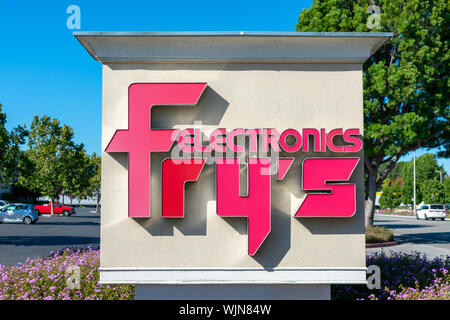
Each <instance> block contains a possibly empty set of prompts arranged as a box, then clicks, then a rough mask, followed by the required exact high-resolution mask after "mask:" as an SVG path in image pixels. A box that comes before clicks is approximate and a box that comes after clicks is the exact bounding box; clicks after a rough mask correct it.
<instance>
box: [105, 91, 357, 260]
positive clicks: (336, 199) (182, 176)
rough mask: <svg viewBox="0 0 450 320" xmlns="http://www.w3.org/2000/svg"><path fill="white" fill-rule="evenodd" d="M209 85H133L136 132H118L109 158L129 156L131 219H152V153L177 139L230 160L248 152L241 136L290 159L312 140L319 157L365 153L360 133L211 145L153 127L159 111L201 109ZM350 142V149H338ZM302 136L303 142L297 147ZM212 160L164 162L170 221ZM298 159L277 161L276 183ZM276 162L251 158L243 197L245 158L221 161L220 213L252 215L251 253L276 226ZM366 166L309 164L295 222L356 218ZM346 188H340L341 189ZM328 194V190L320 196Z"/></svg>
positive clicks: (225, 140) (191, 133) (230, 136)
mask: <svg viewBox="0 0 450 320" xmlns="http://www.w3.org/2000/svg"><path fill="white" fill-rule="evenodd" d="M205 88H206V83H136V84H132V85H131V86H130V87H129V93H128V94H129V100H128V103H129V105H128V112H129V114H128V129H126V130H117V131H116V132H115V134H114V136H113V138H112V139H111V141H110V142H109V144H108V146H107V148H106V150H105V151H106V152H127V153H128V182H129V183H128V216H129V217H131V218H150V201H151V199H150V153H151V152H168V151H170V149H171V148H172V145H173V144H174V142H175V141H177V146H178V147H179V148H180V149H181V150H182V151H183V152H185V153H188V154H189V153H191V154H192V153H193V152H195V151H200V152H203V151H208V152H210V151H211V150H213V151H215V152H216V155H217V154H223V153H224V152H226V149H227V148H228V149H230V150H232V151H233V152H243V151H244V146H242V145H237V144H236V143H235V139H234V138H235V137H239V136H240V135H247V136H250V151H251V152H256V149H257V141H258V137H260V139H261V140H262V149H263V151H264V152H268V151H269V149H271V150H272V151H274V152H278V151H280V150H283V151H285V152H287V153H293V152H297V151H299V150H300V149H301V150H302V151H304V152H309V151H310V145H309V137H310V136H313V137H314V146H313V148H312V149H313V150H314V152H325V151H326V150H327V148H328V149H329V150H331V151H334V152H341V153H342V152H344V153H348V152H358V151H359V150H361V148H362V142H361V139H360V138H359V137H358V135H359V134H360V132H359V129H347V130H345V131H344V130H342V129H333V130H331V131H330V132H328V133H326V131H325V129H320V130H318V129H314V128H306V129H303V130H302V132H301V133H300V132H299V131H297V130H295V129H287V130H285V131H283V132H282V133H281V134H280V133H279V132H278V131H277V130H276V129H242V128H240V129H233V130H231V131H230V132H227V130H226V129H224V128H218V129H216V130H214V131H213V132H212V133H211V135H210V138H209V145H207V146H203V145H202V144H201V139H200V132H199V131H200V130H198V129H185V130H182V131H180V130H178V129H159V130H156V129H152V128H151V126H150V123H151V119H150V115H151V108H152V107H154V106H161V105H166V106H175V105H177V106H180V105H186V106H188V105H196V104H197V102H198V100H199V99H200V96H201V95H202V93H203V92H204V91H205ZM339 135H340V136H342V138H343V140H344V141H345V142H347V144H346V145H342V146H337V145H335V144H334V137H335V136H339ZM291 138H294V140H295V142H294V143H292V142H291V140H290V139H291ZM206 160H207V159H206V157H200V158H198V157H197V158H194V157H182V158H168V159H165V160H164V161H163V162H162V217H164V218H184V217H185V212H184V201H185V199H184V193H185V188H184V185H185V183H186V182H188V181H197V180H198V178H199V176H200V174H201V172H202V170H203V168H204V167H205V165H206ZM294 160H295V158H293V157H277V158H276V159H275V163H274V164H275V166H276V170H275V171H276V179H277V180H283V179H284V177H285V175H286V173H287V172H288V170H289V168H290V167H291V165H292V163H293V162H294ZM272 161H274V160H273V157H271V158H268V157H264V156H263V157H258V156H257V157H249V159H248V163H247V168H248V179H247V183H248V185H247V194H246V195H244V196H242V195H240V191H239V190H240V189H239V175H240V174H239V171H240V165H241V164H242V162H241V160H240V159H237V158H223V157H222V158H216V159H215V166H216V200H217V201H216V205H217V208H216V211H217V215H219V216H221V217H246V218H247V224H248V254H249V255H254V254H255V253H256V252H257V250H258V249H259V247H260V246H261V244H262V243H263V241H264V240H265V238H266V237H267V236H268V234H269V233H270V228H271V227H270V226H271V204H270V198H271V196H270V191H271V176H270V174H271V169H270V168H271V163H272ZM358 162H359V158H358V157H350V158H342V157H339V158H307V159H305V160H304V162H303V165H302V175H301V184H302V189H303V190H306V191H314V193H311V194H308V195H307V196H306V198H305V200H304V201H303V203H302V204H301V206H300V208H299V209H298V211H297V212H296V214H295V217H322V218H325V217H327V218H330V217H351V216H353V215H354V214H355V212H356V187H355V185H354V184H349V183H343V182H347V181H348V180H349V179H350V177H351V175H352V173H353V171H354V170H355V168H356V166H357V164H358ZM336 182H338V183H336ZM319 191H321V192H319Z"/></svg>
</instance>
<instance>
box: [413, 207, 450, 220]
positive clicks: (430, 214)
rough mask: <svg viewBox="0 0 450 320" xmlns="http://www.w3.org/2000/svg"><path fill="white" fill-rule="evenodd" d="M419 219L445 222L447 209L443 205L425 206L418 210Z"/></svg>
mask: <svg viewBox="0 0 450 320" xmlns="http://www.w3.org/2000/svg"><path fill="white" fill-rule="evenodd" d="M416 217H417V219H425V220H428V219H431V220H435V219H441V220H442V221H444V220H445V209H444V206H443V205H442V204H424V205H422V206H421V207H420V208H419V209H417V216H416Z"/></svg>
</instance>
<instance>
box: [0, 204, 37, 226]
mask: <svg viewBox="0 0 450 320" xmlns="http://www.w3.org/2000/svg"><path fill="white" fill-rule="evenodd" d="M38 220H39V215H38V212H37V211H36V209H35V208H34V206H33V205H32V204H23V203H10V204H9V205H7V206H5V207H3V208H1V209H0V223H3V222H16V223H17V222H19V223H25V224H33V223H36V221H38Z"/></svg>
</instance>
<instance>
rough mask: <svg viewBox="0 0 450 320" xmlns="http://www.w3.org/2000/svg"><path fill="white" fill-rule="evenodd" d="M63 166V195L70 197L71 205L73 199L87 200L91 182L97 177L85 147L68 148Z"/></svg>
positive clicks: (81, 145)
mask: <svg viewBox="0 0 450 320" xmlns="http://www.w3.org/2000/svg"><path fill="white" fill-rule="evenodd" d="M62 166H63V171H62V172H61V179H62V182H63V193H64V194H66V195H69V197H70V202H71V203H70V204H72V199H73V197H77V198H78V199H85V198H86V197H87V196H88V193H89V187H90V180H91V178H92V176H94V175H95V167H94V166H93V164H92V162H91V160H90V157H89V156H88V155H87V154H86V151H85V150H84V145H83V144H80V145H74V146H73V147H72V148H68V150H67V151H66V154H65V157H64V163H63V164H62Z"/></svg>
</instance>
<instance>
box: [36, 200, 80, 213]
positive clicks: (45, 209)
mask: <svg viewBox="0 0 450 320" xmlns="http://www.w3.org/2000/svg"><path fill="white" fill-rule="evenodd" d="M50 204H51V202H48V203H46V204H42V205H40V204H36V205H35V206H34V207H35V208H36V210H37V211H38V214H43V213H51V205H50ZM53 213H54V214H62V215H64V216H66V217H68V216H71V215H73V214H75V208H72V207H67V206H63V205H62V204H61V203H59V202H58V201H53Z"/></svg>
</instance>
